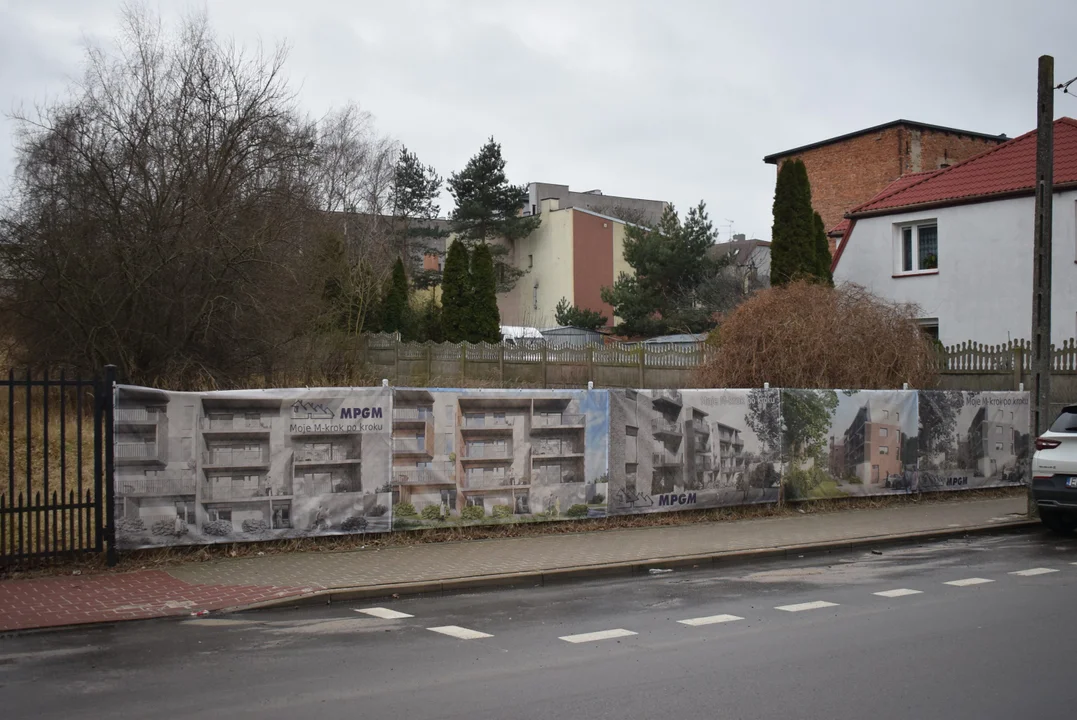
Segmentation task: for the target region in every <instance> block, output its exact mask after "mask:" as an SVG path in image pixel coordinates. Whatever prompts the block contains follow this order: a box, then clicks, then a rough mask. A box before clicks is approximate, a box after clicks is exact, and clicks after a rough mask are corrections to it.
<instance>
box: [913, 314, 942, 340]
mask: <svg viewBox="0 0 1077 720" xmlns="http://www.w3.org/2000/svg"><path fill="white" fill-rule="evenodd" d="M916 323H917V324H918V325H919V326H920V332H922V333H923V334H924V335H927V337H928V338H930V339H931V340H934V341H936V342H938V339H939V319H938V318H920V319H919V320H917V321H916Z"/></svg>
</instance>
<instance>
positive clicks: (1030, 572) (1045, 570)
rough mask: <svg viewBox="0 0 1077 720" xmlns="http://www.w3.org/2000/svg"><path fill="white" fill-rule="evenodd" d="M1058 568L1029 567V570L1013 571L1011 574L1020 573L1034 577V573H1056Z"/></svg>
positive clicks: (1022, 575) (1023, 575)
mask: <svg viewBox="0 0 1077 720" xmlns="http://www.w3.org/2000/svg"><path fill="white" fill-rule="evenodd" d="M1056 572H1058V570H1055V569H1054V568H1043V567H1041V568H1029V569H1028V570H1018V571H1017V572H1012V573H1010V575H1020V576H1021V577H1032V576H1033V575H1047V574H1049V573H1056Z"/></svg>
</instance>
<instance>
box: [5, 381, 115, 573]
mask: <svg viewBox="0 0 1077 720" xmlns="http://www.w3.org/2000/svg"><path fill="white" fill-rule="evenodd" d="M114 386H115V370H114V368H111V367H110V368H108V369H107V370H106V373H105V375H104V377H95V378H84V377H81V376H76V377H69V376H68V375H67V374H66V373H64V372H61V373H60V374H59V375H58V376H57V377H50V376H49V374H48V373H47V372H46V373H42V374H40V375H36V376H35V375H34V374H33V373H31V372H30V371H25V372H23V373H16V372H15V371H10V372H9V373H8V376H7V378H6V380H0V398H2V399H3V404H4V405H6V415H7V417H6V423H4V430H5V431H6V434H7V437H6V439H4V440H2V441H0V458H2V460H3V462H2V465H0V466H2V467H4V468H5V469H6V473H7V478H6V482H4V481H0V566H5V565H24V564H30V563H34V562H40V561H45V560H49V559H55V558H71V557H73V556H76V555H79V554H82V553H99V552H102V551H103V550H107V552H108V562H109V564H110V565H111V564H114V563H115V542H114V538H115V526H114V523H113V521H112V518H113V517H114V513H113V512H112V508H113V505H114V488H113V485H112V482H111V481H110V480H108V479H110V478H112V477H113V474H114V465H115V459H114V454H113V450H112V448H113V423H114V420H115V417H114V407H113V387H114Z"/></svg>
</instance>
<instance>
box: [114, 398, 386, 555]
mask: <svg viewBox="0 0 1077 720" xmlns="http://www.w3.org/2000/svg"><path fill="white" fill-rule="evenodd" d="M391 417H392V397H391V393H390V391H389V390H388V389H387V388H323V389H303V390H265V391H251V390H248V391H240V392H207V393H175V392H165V391H161V390H152V389H148V388H140V387H130V386H120V387H119V388H118V389H117V394H116V411H115V458H116V528H117V533H116V536H117V540H118V542H119V544H120V546H121V547H124V548H146V547H157V546H162V545H196V544H202V543H224V542H243V541H250V540H270V539H278V538H286V537H303V536H310V535H330V534H340V533H357V532H386V531H388V530H389V529H390V527H391V522H392V519H391V498H392V494H391V489H390V485H389V467H390V447H391V422H392V421H391Z"/></svg>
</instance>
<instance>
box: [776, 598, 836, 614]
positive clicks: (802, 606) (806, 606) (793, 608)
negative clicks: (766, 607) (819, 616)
mask: <svg viewBox="0 0 1077 720" xmlns="http://www.w3.org/2000/svg"><path fill="white" fill-rule="evenodd" d="M837 606H838V604H837V603H832V602H827V601H826V600H816V601H815V602H806V603H798V604H796V605H779V606H778V607H776V608H774V609H775V610H784V611H785V612H801V611H803V610H820V609H822V608H828V607H837Z"/></svg>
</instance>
